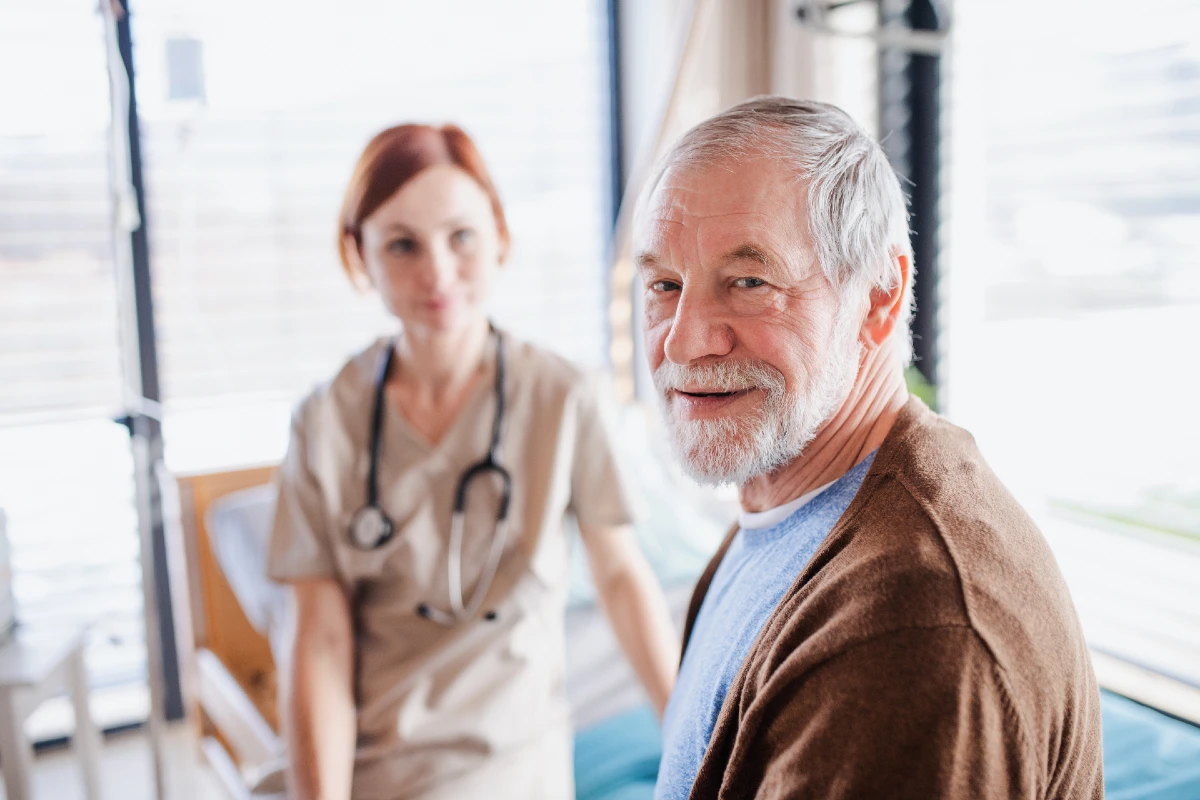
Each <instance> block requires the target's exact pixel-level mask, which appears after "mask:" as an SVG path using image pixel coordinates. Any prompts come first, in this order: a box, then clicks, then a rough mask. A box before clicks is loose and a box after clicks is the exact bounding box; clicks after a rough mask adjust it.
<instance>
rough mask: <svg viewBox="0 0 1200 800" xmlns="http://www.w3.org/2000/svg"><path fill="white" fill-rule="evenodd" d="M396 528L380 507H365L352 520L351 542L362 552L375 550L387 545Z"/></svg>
mask: <svg viewBox="0 0 1200 800" xmlns="http://www.w3.org/2000/svg"><path fill="white" fill-rule="evenodd" d="M395 532H396V527H395V526H394V525H393V524H392V521H391V520H390V519H388V517H387V514H384V513H383V509H381V508H380V507H379V506H363V507H362V508H360V509H359V510H358V511H357V512H356V513H355V514H354V518H353V519H352V520H350V540H351V542H353V544H354V546H355V547H357V548H359V549H360V550H374V549H375V548H377V547H382V546H383V545H385V544H386V543H387V542H388V540H389V539H391V538H392V536H393V535H394V534H395Z"/></svg>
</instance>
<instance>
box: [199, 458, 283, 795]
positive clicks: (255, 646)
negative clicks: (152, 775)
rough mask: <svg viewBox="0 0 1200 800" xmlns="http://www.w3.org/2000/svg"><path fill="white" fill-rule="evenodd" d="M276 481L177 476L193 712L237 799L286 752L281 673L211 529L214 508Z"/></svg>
mask: <svg viewBox="0 0 1200 800" xmlns="http://www.w3.org/2000/svg"><path fill="white" fill-rule="evenodd" d="M274 476H275V467H273V466H260V467H251V468H247V469H239V470H233V471H226V472H207V473H195V474H189V475H182V476H177V477H176V481H177V484H178V487H179V503H180V516H181V522H182V526H181V529H182V530H181V535H182V539H183V541H182V542H181V543H180V544H181V547H180V551H181V552H182V554H183V560H184V563H185V565H186V575H187V579H186V585H187V586H188V591H187V595H188V597H187V600H188V603H187V604H188V607H189V609H190V612H191V614H190V622H191V628H192V636H191V637H190V639H191V640H190V641H181V642H180V649H181V651H182V652H181V656H182V658H181V661H182V662H183V668H184V670H185V683H186V685H188V686H190V688H191V691H190V692H189V694H190V695H191V697H189V698H188V703H189V705H190V706H191V708H190V709H189V710H190V712H191V718H192V720H193V721H194V722H193V724H194V725H196V726H197V733H198V737H199V740H200V742H201V749H202V751H203V753H204V756H205V758H206V760H207V761H208V763H209V765H210V766H211V767H212V768H213V770H214V771H215V772H216V774H217V776H218V778H219V779H220V781H221V783H222V784H223V785H224V786H225V788H226V789H227V790H228V791H229V793H230V796H231V797H233V798H235V800H249V798H250V797H251V789H252V787H253V784H254V783H255V782H256V776H255V774H254V773H255V772H256V771H257V770H259V769H260V768H261V767H263V766H264V765H267V764H270V763H271V762H273V761H277V760H278V759H279V757H280V755H281V753H282V750H283V748H282V742H281V739H280V736H279V730H280V728H279V712H278V708H277V681H276V670H275V661H274V659H273V658H272V656H271V648H270V645H269V643H268V641H267V639H266V637H264V636H263V635H262V634H261V633H259V632H258V631H257V630H255V628H254V626H253V625H251V624H250V621H249V620H248V619H246V615H245V614H244V613H243V612H242V607H241V605H240V604H239V603H238V600H237V597H236V596H235V595H234V593H233V589H231V588H230V586H229V583H228V582H227V581H226V580H225V576H224V574H223V573H222V571H221V567H220V565H219V564H218V563H217V559H216V556H215V555H214V554H213V551H212V548H211V546H210V544H209V531H208V527H207V524H206V523H207V517H208V511H209V508H211V507H212V504H213V503H214V502H215V501H217V500H219V499H220V498H222V497H224V496H226V495H228V494H231V493H233V492H237V491H240V490H242V489H249V488H252V487H255V486H262V485H264V484H267V483H270V482H271V481H272V480H273V479H274ZM255 796H256V797H261V795H255ZM280 797H282V795H280Z"/></svg>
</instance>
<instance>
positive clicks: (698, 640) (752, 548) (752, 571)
mask: <svg viewBox="0 0 1200 800" xmlns="http://www.w3.org/2000/svg"><path fill="white" fill-rule="evenodd" d="M874 460H875V454H874V453H872V454H871V455H869V456H867V457H866V458H865V459H863V460H862V461H861V462H859V463H858V465H857V466H856V467H854V469H852V470H850V471H849V472H847V473H846V474H845V475H843V476H842V477H841V478H839V479H838V480H837V481H835V482H834V483H833V484H831V485H830V486H829V488H827V489H825V491H823V492H821V493H820V494H819V495H817V496H816V497H814V498H813V499H812V500H810V501H809V502H808V503H806V504H804V505H803V506H801V507H800V508H799V509H797V510H796V511H795V512H793V513H792V515H791V516H789V517H787V518H786V519H784V520H783V521H782V522H779V523H777V524H775V525H773V526H771V527H769V528H763V529H751V530H747V529H742V530H739V531H738V532H737V535H736V536H734V539H733V542H732V543H731V544H730V545H729V550H728V552H726V554H725V558H724V559H723V560H722V561H721V564H720V566H718V567H717V571H716V574H715V575H713V579H712V583H711V584H710V585H709V588H708V594H707V595H706V596H705V598H704V603H703V605H701V606H700V613H699V614H698V615H697V616H696V625H695V627H694V628H693V629H692V636H691V639H690V641H689V644H688V649H687V653H686V654H685V655H684V657H683V664H682V665H681V666H680V668H679V678H678V680H677V681H676V683H675V690H674V692H672V694H671V700H670V702H669V703H668V704H667V711H666V714H665V716H664V718H663V729H662V736H663V756H662V763H661V765H660V766H659V769H658V784H657V785H656V786H655V787H654V797H655V800H686V798H687V796H688V794H690V793H691V791H692V784H693V783H695V782H696V773H697V772H698V771H699V769H700V762H701V760H702V759H703V758H704V753H705V751H706V750H708V743H709V740H710V739H711V738H712V732H713V727H714V726H715V725H716V723H717V714H718V713H720V711H721V705H722V704H723V703H724V702H725V695H726V694H727V693H728V691H729V686H730V684H732V683H733V679H734V678H735V677H737V673H738V670H739V669H741V666H742V662H743V661H745V660H746V654H747V653H749V651H750V646H751V645H752V644H753V643H754V640H755V639H757V638H758V634H759V631H761V630H762V628H763V626H764V625H766V623H767V618H768V617H770V616H771V613H772V612H773V611H774V610H775V607H776V606H777V605H779V601H780V600H781V599H782V598H783V595H784V593H786V592H787V590H788V589H789V588H790V587H791V585H792V584H793V583H794V582H795V580H796V577H797V576H798V575H799V574H800V572H801V571H802V570H803V569H804V567H805V566H806V565H807V564H808V562H809V560H810V559H811V558H812V557H813V554H814V553H816V551H817V548H818V547H820V546H821V542H823V541H825V537H826V536H828V535H829V532H830V531H831V530H833V526H834V525H835V524H837V521H838V518H839V517H841V516H842V514H843V513H845V511H846V509H847V507H849V505H850V501H851V500H853V499H854V495H855V494H857V493H858V489H859V487H860V486H862V482H863V479H864V478H866V476H867V470H869V469H870V468H871V462H872V461H874Z"/></svg>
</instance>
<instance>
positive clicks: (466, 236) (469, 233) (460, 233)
mask: <svg viewBox="0 0 1200 800" xmlns="http://www.w3.org/2000/svg"><path fill="white" fill-rule="evenodd" d="M473 238H475V231H473V230H471V229H470V228H459V229H458V230H456V231H455V232H454V233H452V234H450V241H451V242H453V243H454V244H459V245H462V244H467V243H468V242H470V241H471V239H473Z"/></svg>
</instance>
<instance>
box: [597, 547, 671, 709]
mask: <svg viewBox="0 0 1200 800" xmlns="http://www.w3.org/2000/svg"><path fill="white" fill-rule="evenodd" d="M580 530H581V532H582V533H583V544H584V548H585V549H586V550H587V557H588V567H589V569H590V570H591V573H592V582H593V583H594V584H595V585H596V592H597V594H598V595H599V597H600V606H601V608H603V609H604V613H605V614H606V615H607V616H608V621H609V623H610V624H611V625H612V628H613V632H614V633H616V635H617V641H618V642H620V644H621V649H622V650H624V651H625V656H626V657H627V658H628V659H629V662H630V664H632V665H633V670H634V672H636V673H637V676H638V678H639V679H640V680H641V682H642V685H643V686H645V687H646V694H648V695H649V696H650V701H651V702H652V703H653V704H654V708H655V710H656V711H657V712H658V716H659V717H660V718H661V717H662V715H663V712H664V711H665V710H666V707H667V698H669V697H670V696H671V689H672V687H673V686H674V685H675V675H676V673H677V671H678V669H679V639H678V636H677V635H676V633H675V626H674V625H673V624H672V623H671V615H670V612H669V611H668V610H667V601H666V598H665V597H663V593H662V589H661V588H660V587H659V585H658V581H657V580H656V579H655V577H654V573H653V572H652V571H651V570H650V565H649V564H647V563H646V558H645V556H643V555H642V551H641V550H639V549H638V546H637V542H636V541H635V540H634V538H633V530H632V529H631V528H630V527H629V526H628V525H621V526H617V527H604V526H590V525H586V526H585V525H580Z"/></svg>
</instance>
